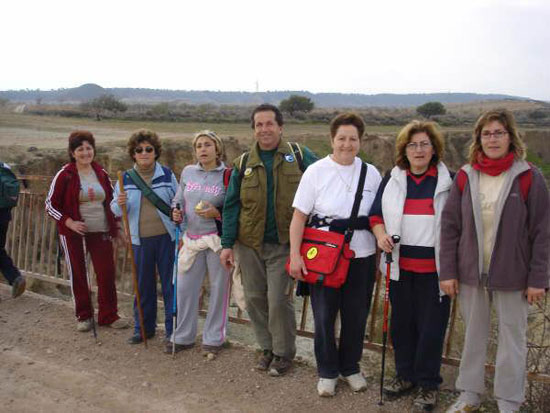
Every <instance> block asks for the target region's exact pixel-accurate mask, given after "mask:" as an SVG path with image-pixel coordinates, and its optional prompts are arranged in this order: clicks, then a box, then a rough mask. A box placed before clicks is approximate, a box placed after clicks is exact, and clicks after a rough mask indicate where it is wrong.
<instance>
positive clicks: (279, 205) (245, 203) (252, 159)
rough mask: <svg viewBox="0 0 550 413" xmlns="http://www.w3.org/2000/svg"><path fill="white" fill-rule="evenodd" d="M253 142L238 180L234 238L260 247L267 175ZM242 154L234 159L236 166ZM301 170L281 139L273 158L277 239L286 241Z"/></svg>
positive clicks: (265, 206) (264, 214) (264, 212)
mask: <svg viewBox="0 0 550 413" xmlns="http://www.w3.org/2000/svg"><path fill="white" fill-rule="evenodd" d="M258 150H259V148H258V143H255V144H254V146H253V147H252V150H251V151H250V155H249V157H248V160H247V162H246V169H245V171H244V174H243V177H242V180H241V192H240V198H241V212H240V215H239V231H238V237H237V239H238V240H239V242H241V243H242V244H244V245H246V246H248V247H250V248H254V249H255V250H256V251H261V249H262V242H263V239H264V231H265V220H266V214H267V177H266V173H265V168H264V165H263V163H262V161H261V159H260V155H259V153H258ZM242 156H243V155H241V156H240V157H239V158H237V159H235V161H234V162H233V164H234V165H237V166H239V165H240V161H241V159H242ZM301 177H302V171H300V168H299V166H298V162H297V161H296V157H295V155H294V153H293V152H292V151H291V149H290V147H289V145H288V143H287V142H286V141H285V140H283V139H281V141H280V142H279V146H278V147H277V152H275V155H274V158H273V188H274V190H275V193H274V194H273V197H274V200H275V202H274V206H275V220H276V222H277V235H278V237H279V243H281V244H286V243H288V242H289V237H288V230H289V227H290V221H291V219H292V214H293V212H294V210H293V208H292V201H293V200H294V194H295V193H296V189H297V188H298V184H299V183H300V178H301Z"/></svg>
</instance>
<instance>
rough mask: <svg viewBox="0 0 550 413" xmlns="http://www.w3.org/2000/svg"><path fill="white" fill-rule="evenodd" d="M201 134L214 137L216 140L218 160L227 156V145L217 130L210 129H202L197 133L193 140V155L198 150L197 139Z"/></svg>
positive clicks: (214, 140) (213, 139)
mask: <svg viewBox="0 0 550 413" xmlns="http://www.w3.org/2000/svg"><path fill="white" fill-rule="evenodd" d="M201 136H206V137H207V138H210V139H212V141H213V142H214V146H215V147H216V160H217V161H220V160H223V158H224V157H225V147H224V144H223V141H222V140H221V139H220V138H219V137H218V135H216V132H214V131H211V130H208V129H204V130H201V131H199V132H197V133H196V134H195V137H194V138H193V141H192V145H193V156H195V153H196V152H197V141H198V140H199V138H200V137H201Z"/></svg>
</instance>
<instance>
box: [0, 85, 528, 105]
mask: <svg viewBox="0 0 550 413" xmlns="http://www.w3.org/2000/svg"><path fill="white" fill-rule="evenodd" d="M107 93H110V94H113V95H115V96H117V97H118V98H120V99H123V100H124V101H125V102H127V103H158V102H174V101H177V102H183V103H189V104H197V105H199V104H212V105H257V104H260V103H264V102H267V103H272V104H276V105H278V104H279V102H280V101H281V100H283V99H286V98H288V97H289V96H290V95H293V94H297V95H302V96H307V97H309V98H310V99H311V100H313V102H314V103H315V105H316V106H317V107H321V108H323V107H324V108H330V107H333V108H337V107H369V106H385V107H399V106H417V105H421V104H423V103H426V102H430V101H438V102H442V103H468V102H474V101H481V100H484V101H487V100H505V99H512V100H528V98H524V97H519V96H510V95H499V94H479V93H413V94H392V93H381V94H376V95H365V94H355V93H310V92H306V91H290V90H289V91H276V92H257V93H255V92H219V91H218V92H216V91H209V90H204V91H194V90H191V91H188V90H167V89H142V88H103V87H101V86H99V85H96V84H94V83H87V84H84V85H82V86H79V87H76V88H70V89H57V90H48V91H44V90H39V89H36V90H30V89H25V90H8V91H0V99H2V98H4V99H9V100H11V101H13V102H23V103H31V102H32V103H34V102H36V101H37V100H40V101H41V102H42V103H81V102H85V101H87V100H90V99H94V98H96V97H98V96H101V95H103V94H107Z"/></svg>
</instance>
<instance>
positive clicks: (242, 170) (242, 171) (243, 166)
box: [239, 152, 250, 181]
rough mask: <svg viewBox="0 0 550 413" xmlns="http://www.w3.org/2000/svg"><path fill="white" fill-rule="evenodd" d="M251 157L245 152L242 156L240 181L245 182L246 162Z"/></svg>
mask: <svg viewBox="0 0 550 413" xmlns="http://www.w3.org/2000/svg"><path fill="white" fill-rule="evenodd" d="M249 155H250V152H245V153H243V154H242V155H241V159H240V161H239V181H242V180H243V177H244V171H245V170H246V162H248V156H249Z"/></svg>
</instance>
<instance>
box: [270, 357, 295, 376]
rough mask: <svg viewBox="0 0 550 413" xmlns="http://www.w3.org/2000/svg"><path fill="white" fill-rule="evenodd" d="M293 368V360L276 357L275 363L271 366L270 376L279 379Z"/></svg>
mask: <svg viewBox="0 0 550 413" xmlns="http://www.w3.org/2000/svg"><path fill="white" fill-rule="evenodd" d="M291 367H292V360H290V359H287V358H286V357H279V356H277V355H275V357H274V359H273V362H272V363H271V365H270V366H269V371H268V372H267V374H269V375H270V376H271V377H278V376H282V375H284V374H285V373H286V372H287V371H289V370H290V369H291Z"/></svg>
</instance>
